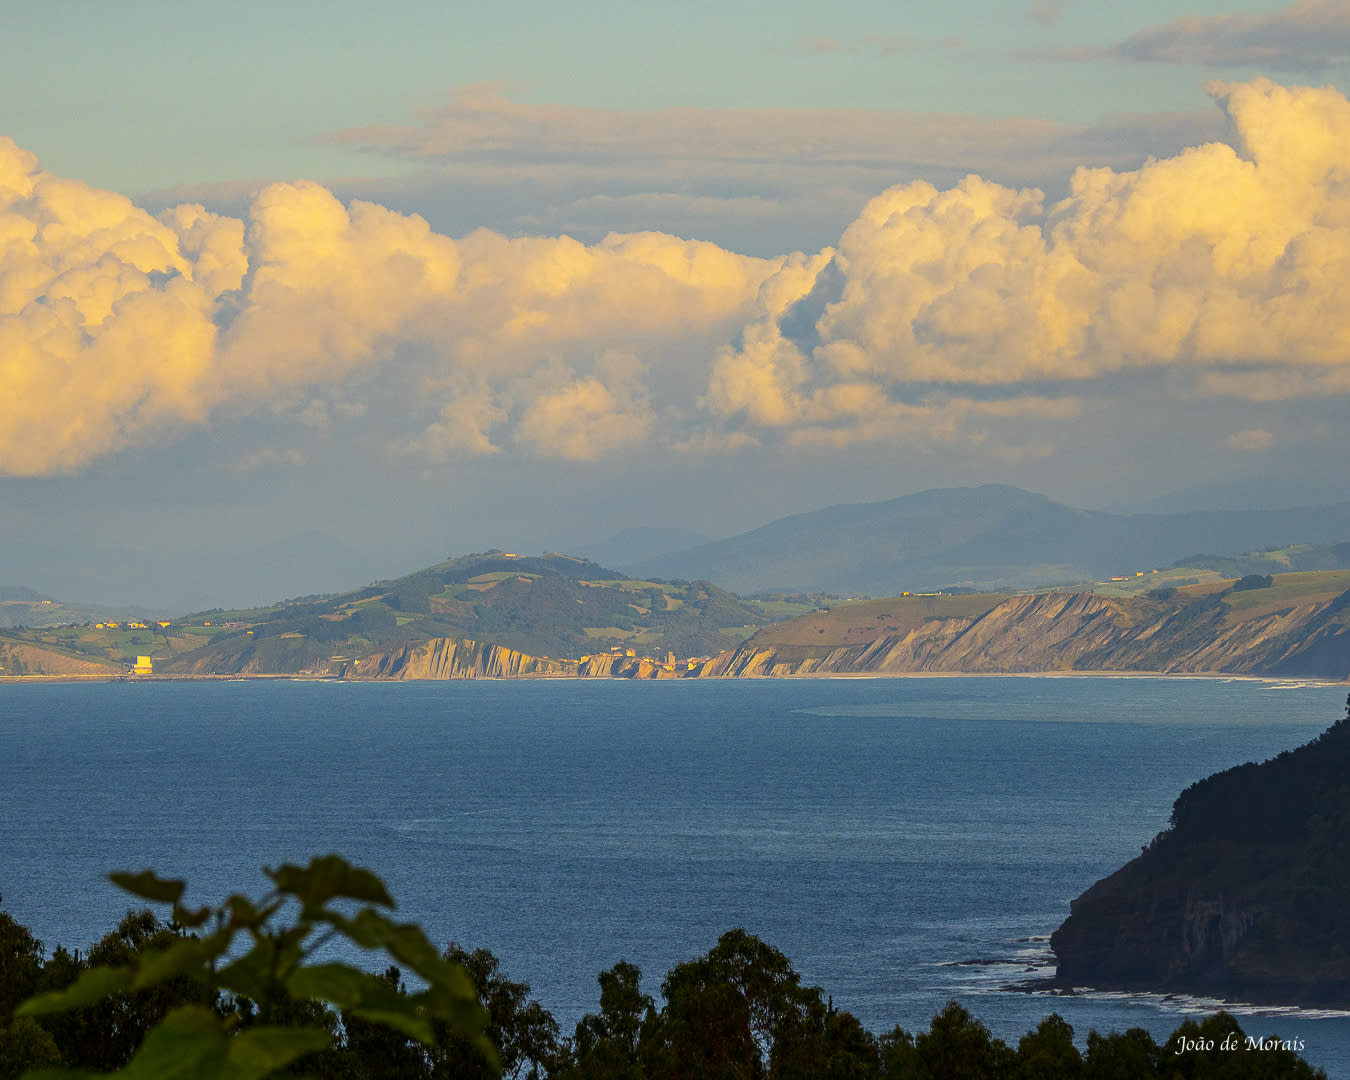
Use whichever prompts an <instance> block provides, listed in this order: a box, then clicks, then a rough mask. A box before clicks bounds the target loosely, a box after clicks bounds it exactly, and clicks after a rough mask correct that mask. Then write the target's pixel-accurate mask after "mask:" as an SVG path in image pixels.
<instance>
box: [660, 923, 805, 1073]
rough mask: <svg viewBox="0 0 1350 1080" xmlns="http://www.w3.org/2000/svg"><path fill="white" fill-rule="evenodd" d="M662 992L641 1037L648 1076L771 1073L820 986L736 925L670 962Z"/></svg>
mask: <svg viewBox="0 0 1350 1080" xmlns="http://www.w3.org/2000/svg"><path fill="white" fill-rule="evenodd" d="M661 991H662V993H663V994H664V995H665V998H666V1007H665V1009H664V1010H662V1012H661V1014H660V1017H659V1019H658V1022H657V1023H655V1024H654V1025H653V1026H652V1028H651V1029H650V1030H651V1039H650V1040H648V1039H646V1038H644V1040H643V1042H644V1047H643V1049H644V1051H647V1050H648V1044H650V1051H648V1054H647V1055H646V1056H647V1057H648V1062H647V1063H646V1064H647V1066H648V1074H649V1075H650V1076H652V1077H654V1078H655V1077H686V1076H698V1077H701V1078H704V1080H721V1078H726V1080H758V1078H759V1077H776V1076H777V1075H778V1065H779V1059H780V1057H781V1054H782V1052H783V1051H784V1050H785V1049H786V1048H787V1046H788V1044H789V1043H790V1041H791V1039H792V1037H793V1035H794V1033H795V1032H796V1030H797V1029H798V1028H799V1027H800V1026H801V1025H802V1024H804V1023H806V1021H807V1018H808V1016H809V1015H810V1013H811V1011H812V1007H813V1006H816V1007H823V1006H822V1003H821V1000H820V990H819V988H817V987H810V988H807V987H803V986H802V985H801V979H800V977H799V976H798V975H797V973H796V972H795V971H794V970H793V969H792V965H791V964H790V963H789V962H788V959H787V957H786V956H784V955H783V954H782V953H781V952H779V951H778V950H777V949H775V948H773V947H772V946H771V945H767V944H765V943H764V942H763V941H760V940H759V938H757V937H755V936H754V935H752V934H750V933H747V932H746V931H745V930H743V929H736V930H730V931H728V932H727V933H725V934H723V935H722V936H721V937H720V938H719V939H718V941H717V945H716V946H715V947H714V948H713V949H712V950H711V951H710V952H709V953H708V954H707V956H704V957H700V958H699V959H696V960H689V961H687V962H685V963H683V964H677V965H676V966H675V967H673V968H672V969H671V970H670V973H669V974H668V975H667V976H666V979H665V982H664V983H662V984H661Z"/></svg>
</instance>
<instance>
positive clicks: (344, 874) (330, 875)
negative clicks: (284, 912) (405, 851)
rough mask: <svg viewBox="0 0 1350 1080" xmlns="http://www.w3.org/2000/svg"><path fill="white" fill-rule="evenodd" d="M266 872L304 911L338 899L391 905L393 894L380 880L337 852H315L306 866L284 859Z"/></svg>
mask: <svg viewBox="0 0 1350 1080" xmlns="http://www.w3.org/2000/svg"><path fill="white" fill-rule="evenodd" d="M266 873H267V876H268V877H270V878H271V879H272V880H273V881H274V882H275V883H276V886H277V888H278V889H280V890H281V891H282V892H284V893H289V894H291V895H292V896H294V897H295V898H296V899H298V900H299V901H300V903H301V904H302V905H303V906H304V907H305V908H306V910H307V911H312V910H313V909H316V908H321V907H323V905H324V904H326V903H328V901H330V900H337V899H344V900H357V901H360V902H361V903H365V904H379V905H380V906H382V907H388V908H392V907H394V898H393V897H391V896H390V895H389V890H388V889H386V888H385V887H384V882H383V881H381V880H380V879H379V878H378V877H376V876H375V875H374V874H372V873H371V872H370V871H369V870H363V869H361V868H360V867H358V866H352V865H351V863H349V862H347V860H346V859H343V858H341V857H339V856H337V855H318V856H315V857H314V858H313V859H311V860H310V862H309V865H308V866H306V867H300V866H296V865H294V864H293V863H285V864H284V865H282V866H280V867H278V868H277V869H275V870H268V871H266Z"/></svg>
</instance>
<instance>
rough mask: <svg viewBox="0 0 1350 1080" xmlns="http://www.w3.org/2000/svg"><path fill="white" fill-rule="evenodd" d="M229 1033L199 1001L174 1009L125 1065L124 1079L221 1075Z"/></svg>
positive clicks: (200, 1079) (193, 1079) (191, 1079)
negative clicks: (196, 1003)
mask: <svg viewBox="0 0 1350 1080" xmlns="http://www.w3.org/2000/svg"><path fill="white" fill-rule="evenodd" d="M230 1042H231V1039H230V1036H229V1034H228V1033H227V1032H226V1031H225V1029H224V1027H223V1026H222V1025H221V1023H220V1021H219V1020H217V1019H216V1017H215V1016H214V1015H212V1013H211V1012H210V1010H208V1009H204V1008H202V1007H201V1006H200V1005H184V1006H182V1007H181V1008H178V1009H174V1010H173V1011H172V1012H171V1013H169V1014H168V1015H167V1016H166V1017H165V1018H164V1019H163V1021H162V1022H161V1023H160V1024H159V1025H158V1026H157V1027H155V1028H153V1029H152V1030H151V1031H150V1033H149V1034H148V1035H146V1037H145V1042H143V1043H141V1048H140V1049H139V1050H137V1051H136V1056H135V1057H133V1058H132V1059H131V1060H130V1061H129V1062H128V1063H127V1064H126V1067H125V1068H122V1069H119V1070H118V1071H117V1072H115V1073H113V1074H112V1075H113V1076H117V1077H122V1078H123V1080H179V1078H182V1080H209V1078H214V1077H219V1076H222V1075H223V1069H224V1066H225V1062H226V1060H227V1058H228V1056H229V1052H230Z"/></svg>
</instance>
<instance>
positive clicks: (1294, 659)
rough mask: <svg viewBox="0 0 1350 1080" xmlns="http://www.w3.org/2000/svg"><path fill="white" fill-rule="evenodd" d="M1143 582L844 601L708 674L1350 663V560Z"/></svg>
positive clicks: (1310, 671) (1237, 668)
mask: <svg viewBox="0 0 1350 1080" xmlns="http://www.w3.org/2000/svg"><path fill="white" fill-rule="evenodd" d="M1158 578H1161V579H1162V580H1164V581H1165V580H1167V579H1166V575H1158ZM1158 578H1154V577H1153V576H1152V575H1149V580H1158ZM1134 588H1135V591H1134V592H1133V593H1131V594H1125V593H1124V592H1123V591H1122V589H1121V588H1120V583H1117V582H1109V583H1107V584H1106V586H1104V587H1103V588H1102V590H1101V591H1093V590H1072V591H1071V590H1045V591H1041V592H1034V593H1022V594H1006V593H980V594H965V595H962V594H955V595H953V594H917V595H904V596H898V597H892V598H890V599H887V600H871V601H864V602H857V603H844V604H837V605H835V606H833V607H831V608H830V609H829V610H828V611H820V612H816V613H813V614H810V615H806V616H803V617H801V618H798V619H794V620H792V621H790V622H786V623H782V624H779V625H775V626H771V627H767V628H766V629H764V630H761V631H760V632H759V633H757V634H755V635H754V637H752V638H750V639H749V640H748V641H746V642H745V643H744V644H743V645H741V646H739V647H738V648H737V649H736V650H734V651H732V652H729V653H726V654H723V655H722V656H720V657H718V658H717V659H716V660H714V661H713V662H712V663H711V664H709V665H708V666H707V667H706V668H705V669H703V672H702V673H703V674H705V675H719V676H724V675H732V676H747V675H748V676H763V675H771V676H775V675H802V674H811V675H821V674H846V673H871V674H899V673H902V672H916V673H917V672H952V673H957V672H972V673H973V672H986V673H993V672H1036V671H1098V670H1100V671H1163V672H1177V673H1182V672H1191V673H1201V672H1219V671H1224V672H1234V673H1241V674H1270V675H1296V676H1317V677H1324V678H1325V677H1330V678H1345V677H1347V673H1350V570H1336V571H1309V572H1304V573H1295V574H1277V575H1271V576H1267V575H1253V576H1250V577H1248V578H1244V579H1238V580H1236V581H1234V580H1231V579H1215V580H1213V581H1206V582H1203V583H1199V584H1193V585H1184V586H1172V585H1163V586H1161V587H1155V588H1153V589H1149V590H1147V591H1145V590H1143V589H1142V588H1140V587H1139V586H1137V585H1136V586H1134Z"/></svg>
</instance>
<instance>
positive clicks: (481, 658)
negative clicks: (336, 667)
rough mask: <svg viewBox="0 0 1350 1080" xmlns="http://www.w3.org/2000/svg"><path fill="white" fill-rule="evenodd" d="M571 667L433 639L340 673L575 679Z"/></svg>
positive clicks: (474, 644)
mask: <svg viewBox="0 0 1350 1080" xmlns="http://www.w3.org/2000/svg"><path fill="white" fill-rule="evenodd" d="M576 667H577V666H576V664H575V663H571V664H568V663H565V662H564V661H561V660H547V659H544V658H542V657H538V656H530V655H529V654H527V653H522V652H517V651H516V650H515V649H508V648H506V647H505V646H504V645H486V644H484V643H483V642H481V641H457V640H455V639H453V638H434V639H432V640H431V641H423V642H418V643H416V644H408V645H400V646H397V647H395V648H392V649H387V650H385V651H383V652H377V653H374V654H373V655H371V656H369V657H366V658H365V659H364V660H361V661H360V662H359V663H357V664H355V665H351V666H349V667H348V668H347V670H346V671H344V673H343V677H344V678H349V679H352V678H354V679H503V678H509V677H511V676H518V675H575V674H576V673H577V671H576Z"/></svg>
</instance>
